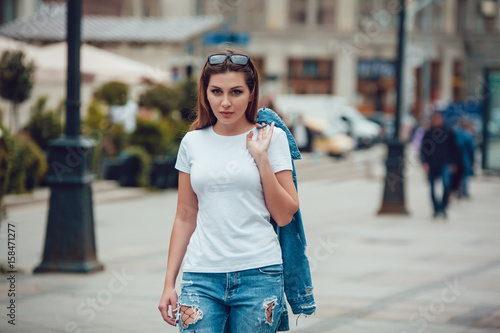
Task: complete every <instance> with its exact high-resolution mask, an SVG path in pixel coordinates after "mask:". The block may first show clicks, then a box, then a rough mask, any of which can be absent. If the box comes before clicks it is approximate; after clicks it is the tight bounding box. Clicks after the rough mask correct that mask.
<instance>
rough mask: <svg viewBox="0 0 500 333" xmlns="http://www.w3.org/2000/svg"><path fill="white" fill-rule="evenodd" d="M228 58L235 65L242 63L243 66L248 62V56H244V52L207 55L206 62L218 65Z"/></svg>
mask: <svg viewBox="0 0 500 333" xmlns="http://www.w3.org/2000/svg"><path fill="white" fill-rule="evenodd" d="M227 58H229V60H231V62H232V63H233V64H235V65H242V66H245V65H247V64H248V62H249V61H250V57H249V56H246V55H244V54H232V53H228V54H212V55H210V56H208V63H209V64H210V65H220V64H222V63H224V61H226V59H227Z"/></svg>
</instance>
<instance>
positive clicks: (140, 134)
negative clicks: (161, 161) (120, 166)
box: [130, 119, 165, 156]
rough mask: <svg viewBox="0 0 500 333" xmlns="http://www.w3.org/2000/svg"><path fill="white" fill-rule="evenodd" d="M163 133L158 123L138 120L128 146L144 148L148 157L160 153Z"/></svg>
mask: <svg viewBox="0 0 500 333" xmlns="http://www.w3.org/2000/svg"><path fill="white" fill-rule="evenodd" d="M164 141H165V132H164V131H163V129H162V126H161V124H160V123H159V122H158V121H150V120H142V119H138V120H137V123H136V128H135V130H134V132H132V133H131V135H130V144H131V145H137V146H141V147H142V148H144V149H145V150H146V151H147V152H148V154H149V155H151V156H154V155H159V154H161V153H162V148H163V147H162V145H163V142H164Z"/></svg>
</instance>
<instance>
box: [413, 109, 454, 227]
mask: <svg viewBox="0 0 500 333" xmlns="http://www.w3.org/2000/svg"><path fill="white" fill-rule="evenodd" d="M420 158H421V160H422V165H423V168H424V170H425V172H426V173H427V177H428V180H429V185H430V192H431V200H432V205H433V208H434V213H433V217H437V216H439V215H442V216H443V217H444V218H446V216H447V215H446V209H447V206H448V202H449V197H450V190H451V177H452V173H453V172H456V171H457V162H458V161H459V153H458V149H457V144H456V138H455V134H454V132H453V131H452V130H451V129H450V128H448V127H446V126H445V123H444V118H443V115H442V114H441V113H439V112H435V113H433V114H432V116H431V127H430V128H429V130H428V131H427V132H426V133H425V134H424V137H423V139H422V143H421V146H420ZM438 179H441V180H442V184H443V193H442V197H441V199H438V198H437V196H436V193H435V183H436V180H438Z"/></svg>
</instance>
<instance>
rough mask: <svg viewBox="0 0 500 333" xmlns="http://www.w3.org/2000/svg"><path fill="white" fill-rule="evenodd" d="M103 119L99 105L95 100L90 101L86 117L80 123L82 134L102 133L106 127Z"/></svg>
mask: <svg viewBox="0 0 500 333" xmlns="http://www.w3.org/2000/svg"><path fill="white" fill-rule="evenodd" d="M104 117H105V115H104V112H103V110H102V106H101V103H99V101H98V100H97V99H95V98H94V99H92V100H91V101H90V104H89V106H88V108H87V116H86V117H85V118H84V119H83V121H82V133H83V134H84V135H92V132H93V131H99V132H103V131H104V130H105V129H106V128H107V127H108V124H107V123H106V122H105V121H104Z"/></svg>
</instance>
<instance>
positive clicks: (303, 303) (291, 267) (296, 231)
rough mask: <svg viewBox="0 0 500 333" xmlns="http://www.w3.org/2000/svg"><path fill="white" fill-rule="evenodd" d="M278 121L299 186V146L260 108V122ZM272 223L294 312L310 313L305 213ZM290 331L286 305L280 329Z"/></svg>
mask: <svg viewBox="0 0 500 333" xmlns="http://www.w3.org/2000/svg"><path fill="white" fill-rule="evenodd" d="M273 121H274V123H275V126H276V127H279V128H281V129H282V130H283V131H285V133H286V136H287V139H288V145H289V147H290V154H291V156H292V167H293V171H292V175H293V182H294V184H295V188H296V189H297V175H296V172H295V165H294V163H293V161H294V160H298V159H301V158H302V156H301V155H300V152H299V149H298V148H297V144H296V143H295V140H294V138H293V136H292V133H290V131H289V130H288V128H287V127H286V125H285V123H284V122H283V120H282V119H281V118H280V117H279V116H278V115H277V114H276V112H274V111H273V110H271V109H268V108H266V107H265V106H264V107H263V108H262V109H260V110H259V112H258V116H257V122H258V123H268V124H270V123H271V122H273ZM271 223H273V226H274V228H275V230H276V233H277V234H278V239H279V242H280V245H281V252H282V257H283V276H284V280H285V294H286V298H287V300H288V304H289V305H290V307H291V308H292V312H293V314H305V315H310V314H313V313H314V311H316V303H315V302H314V296H313V292H312V291H313V287H312V282H311V271H310V268H309V260H308V259H307V256H306V252H305V250H306V236H305V233H304V228H303V226H302V216H301V214H300V208H299V210H297V212H296V213H295V214H294V215H293V218H292V221H291V222H290V223H289V224H287V225H286V226H284V227H280V226H278V225H277V224H276V222H274V220H272V219H271ZM288 330H290V328H289V325H288V310H287V308H286V304H284V308H283V313H282V315H281V318H280V324H279V327H278V331H288Z"/></svg>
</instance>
